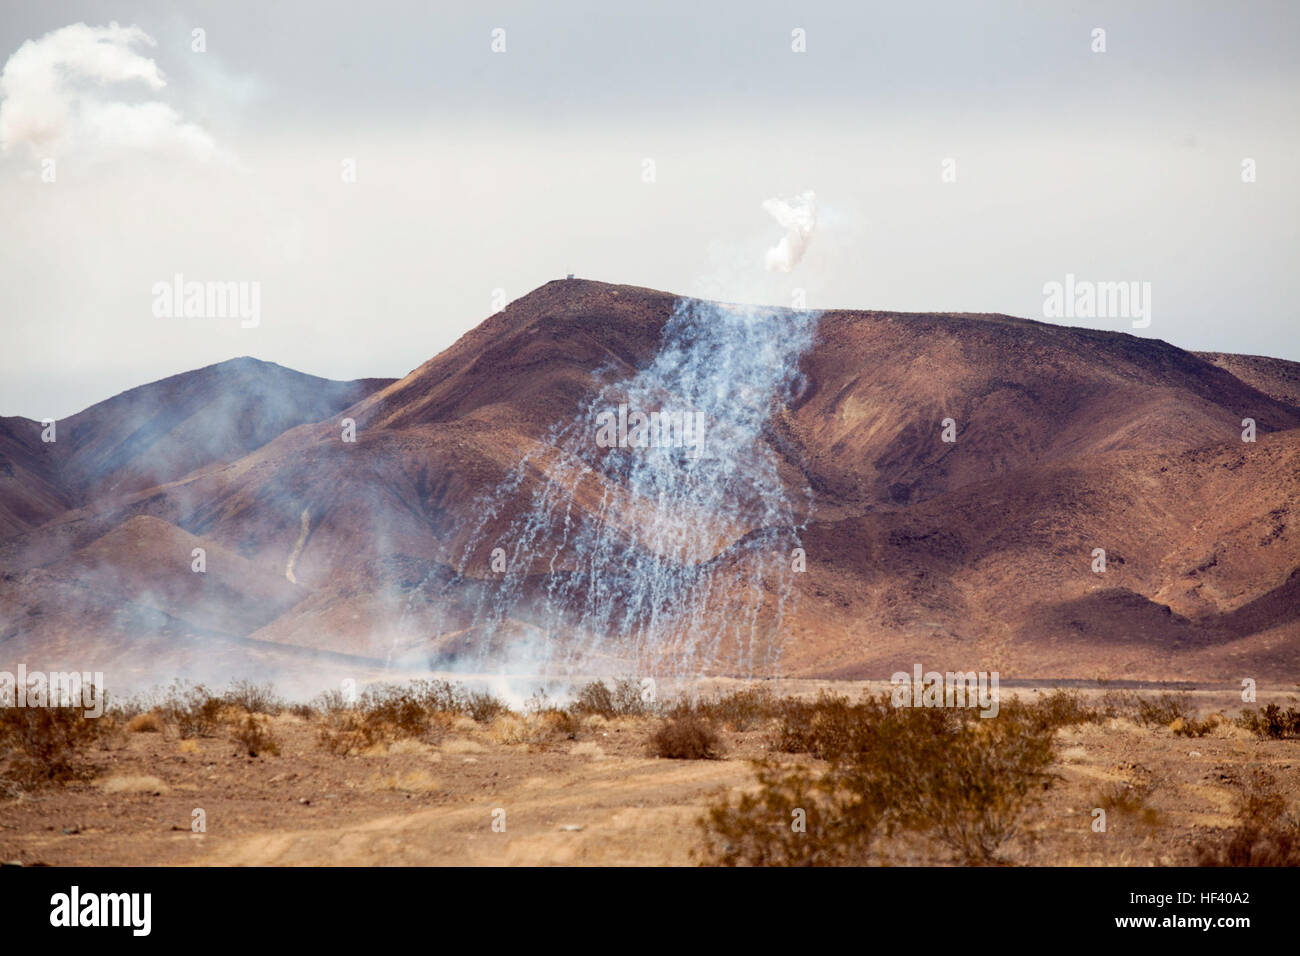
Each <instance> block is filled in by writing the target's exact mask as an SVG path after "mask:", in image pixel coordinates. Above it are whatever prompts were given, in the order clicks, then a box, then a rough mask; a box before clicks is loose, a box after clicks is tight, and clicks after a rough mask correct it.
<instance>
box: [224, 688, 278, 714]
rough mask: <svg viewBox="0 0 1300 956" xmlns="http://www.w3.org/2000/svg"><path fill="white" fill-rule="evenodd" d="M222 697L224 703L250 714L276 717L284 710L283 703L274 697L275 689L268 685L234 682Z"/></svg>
mask: <svg viewBox="0 0 1300 956" xmlns="http://www.w3.org/2000/svg"><path fill="white" fill-rule="evenodd" d="M223 696H224V699H225V701H226V703H228V704H232V705H233V706H235V707H239V708H242V709H243V710H245V711H247V712H248V713H250V714H266V715H267V716H268V717H276V716H278V715H279V713H280V711H282V710H283V709H284V701H283V700H281V699H280V698H279V696H277V695H276V693H275V689H274V688H273V687H272V686H271V685H270V684H254V683H253V682H252V681H247V680H239V681H234V682H232V683H231V685H230V688H229V689H228V690H227V691H226V693H225V694H224V695H223Z"/></svg>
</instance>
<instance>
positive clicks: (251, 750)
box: [230, 712, 280, 757]
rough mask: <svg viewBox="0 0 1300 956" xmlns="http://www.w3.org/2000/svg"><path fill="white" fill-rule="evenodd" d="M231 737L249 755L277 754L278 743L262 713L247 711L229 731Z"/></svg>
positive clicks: (278, 750) (278, 749)
mask: <svg viewBox="0 0 1300 956" xmlns="http://www.w3.org/2000/svg"><path fill="white" fill-rule="evenodd" d="M230 736H231V739H232V740H234V741H235V742H236V743H238V744H239V745H240V746H241V747H242V748H243V749H244V750H246V751H247V752H248V755H249V756H250V757H256V756H259V755H261V754H273V755H274V754H279V752H280V745H279V743H278V742H277V741H276V739H275V737H274V736H273V735H272V734H271V727H270V721H268V720H267V719H266V716H265V715H263V714H254V713H251V712H250V713H247V714H245V715H244V718H243V720H241V721H239V722H238V723H237V724H236V725H235V727H234V729H233V731H232V732H231V735H230Z"/></svg>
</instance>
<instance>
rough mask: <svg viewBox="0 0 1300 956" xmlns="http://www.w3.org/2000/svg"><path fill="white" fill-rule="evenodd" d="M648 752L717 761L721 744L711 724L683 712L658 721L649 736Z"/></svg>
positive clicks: (671, 758) (661, 755) (680, 757)
mask: <svg viewBox="0 0 1300 956" xmlns="http://www.w3.org/2000/svg"><path fill="white" fill-rule="evenodd" d="M650 753H651V755H652V756H655V757H663V758H665V759H668V760H717V759H718V758H719V757H720V756H722V743H721V741H719V740H718V735H717V733H716V732H715V731H714V729H713V726H712V725H711V724H710V723H708V722H707V721H705V720H703V719H702V718H700V717H696V716H695V715H694V714H685V715H679V716H676V717H668V718H665V719H664V720H662V721H661V722H660V724H659V726H658V727H657V728H655V730H654V732H653V733H652V734H651V735H650Z"/></svg>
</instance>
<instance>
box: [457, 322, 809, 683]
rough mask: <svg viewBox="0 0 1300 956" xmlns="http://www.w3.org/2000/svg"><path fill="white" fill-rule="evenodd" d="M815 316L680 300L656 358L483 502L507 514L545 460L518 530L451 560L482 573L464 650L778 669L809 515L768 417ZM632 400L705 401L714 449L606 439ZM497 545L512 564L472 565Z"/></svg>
mask: <svg viewBox="0 0 1300 956" xmlns="http://www.w3.org/2000/svg"><path fill="white" fill-rule="evenodd" d="M816 321H817V316H816V315H815V314H813V313H809V312H790V311H785V310H778V309H758V308H751V307H732V306H722V305H715V304H713V303H708V302H701V301H697V300H683V301H680V302H679V303H678V305H677V308H676V310H675V312H674V314H673V316H672V317H671V319H670V320H669V321H668V323H667V324H666V325H665V328H664V331H663V337H662V344H661V347H660V350H659V353H658V355H657V356H656V357H655V359H654V361H653V362H652V363H651V364H650V365H649V366H648V367H647V368H645V369H644V370H642V371H640V372H638V373H637V374H635V375H633V376H631V377H629V378H625V379H622V380H620V381H614V382H610V383H608V384H607V385H605V386H604V387H602V388H600V389H598V390H597V392H596V393H595V396H594V398H593V399H592V400H591V401H590V402H589V403H588V404H587V405H586V406H585V407H584V408H583V409H581V410H580V411H579V413H578V414H577V415H576V416H575V418H574V419H573V420H572V421H570V422H568V423H565V424H562V425H560V426H558V427H557V428H556V429H554V431H553V433H552V436H551V438H550V440H549V441H548V443H547V444H548V448H547V450H546V451H545V452H541V453H538V454H537V455H535V456H532V458H531V460H530V459H526V460H525V461H523V462H521V463H520V465H519V466H518V468H517V469H516V471H515V474H514V476H513V477H512V478H511V479H510V480H508V481H506V482H505V483H504V484H503V485H502V486H501V488H499V489H498V490H497V491H496V492H495V493H494V494H491V495H489V496H487V497H486V498H485V499H484V500H483V501H481V502H479V503H477V504H476V506H475V512H474V513H475V514H477V515H478V516H480V520H482V516H484V515H497V514H500V513H501V512H502V509H503V505H505V504H507V503H508V502H510V501H512V500H515V499H516V498H517V496H518V495H519V494H520V493H521V489H523V487H524V485H525V482H524V478H525V476H526V475H530V474H531V475H536V474H537V473H539V472H540V473H541V475H542V476H543V479H542V480H541V481H540V482H538V483H537V484H535V485H534V486H533V490H532V491H531V499H530V500H529V501H528V503H527V506H526V507H525V509H524V510H523V512H522V513H520V514H519V517H517V518H516V519H515V520H514V521H513V523H512V525H511V527H510V528H509V530H508V531H507V532H506V533H505V534H503V535H499V536H498V537H495V539H493V540H485V534H486V533H487V532H486V531H485V530H484V528H485V524H486V522H485V521H484V522H483V523H481V524H480V525H479V529H478V531H476V532H475V533H474V534H472V535H471V537H470V541H469V544H468V545H467V546H466V548H465V550H464V552H463V554H462V555H461V557H460V559H459V561H458V562H457V561H453V566H456V565H458V570H459V574H458V575H457V579H456V580H455V581H454V582H453V585H452V586H453V587H456V588H463V587H465V586H467V585H470V586H477V587H481V588H482V589H483V590H482V593H481V598H480V600H479V601H478V603H477V610H476V611H475V613H474V620H473V623H472V624H471V626H470V630H471V632H473V633H474V634H475V635H476V637H475V646H476V647H477V648H478V651H477V657H478V659H477V660H475V661H472V662H470V661H462V662H461V663H462V665H467V666H470V668H471V669H472V670H476V671H486V670H489V669H493V668H496V667H499V666H504V667H505V668H507V669H508V670H509V671H510V672H512V673H531V674H535V675H538V676H539V677H546V678H555V679H558V678H565V677H579V676H586V675H593V674H594V675H606V676H613V675H618V674H626V673H636V674H639V675H643V676H644V675H650V676H654V677H656V678H666V679H670V680H690V679H693V678H696V677H699V676H701V675H703V674H706V673H729V674H738V675H744V676H757V675H762V674H771V673H772V672H773V671H774V669H775V667H776V665H777V662H778V659H779V655H780V649H781V628H782V623H783V620H784V619H785V617H786V616H787V615H788V614H789V612H790V610H791V602H792V601H793V597H794V590H793V582H792V571H793V569H792V566H791V553H792V551H793V549H794V548H795V547H798V543H799V541H798V536H799V527H800V525H799V522H800V520H801V519H799V518H798V517H797V513H796V512H797V509H795V508H794V507H793V506H792V503H791V502H790V501H789V500H788V498H787V494H786V487H785V484H784V483H783V481H782V479H781V476H780V475H779V473H778V456H777V454H776V452H775V451H774V450H773V447H772V445H771V444H770V443H769V441H768V440H767V439H768V435H767V426H768V422H769V421H770V418H771V415H772V413H773V411H774V410H775V409H776V408H778V407H780V406H781V405H783V404H784V403H786V402H787V401H788V400H789V398H790V390H791V388H792V387H793V383H795V382H796V381H797V380H799V372H798V362H799V357H800V356H801V355H802V354H803V352H804V351H805V350H806V349H807V348H808V347H809V346H810V345H811V343H812V337H813V331H814V329H815V326H816ZM620 404H624V405H626V406H627V407H629V408H632V409H639V410H641V411H643V412H646V413H650V412H658V411H661V410H667V411H678V412H683V413H696V412H702V413H703V416H704V421H705V422H706V432H705V435H704V440H703V446H702V451H701V453H699V454H698V455H692V454H691V453H689V451H688V450H687V449H685V448H673V447H662V446H661V447H626V448H602V447H599V446H598V443H597V440H596V435H597V433H598V431H599V429H600V421H599V419H600V416H601V414H602V412H608V411H609V410H611V409H614V408H617V407H618V406H619V405H620ZM523 493H525V494H527V493H528V492H523ZM494 534H495V533H494ZM496 546H499V547H502V548H504V549H505V551H506V553H507V561H506V571H505V573H504V574H500V575H479V574H477V573H475V572H474V571H473V569H475V568H477V567H479V566H481V563H482V561H481V556H482V554H483V552H484V551H485V550H486V549H487V548H491V547H496ZM467 573H468V574H469V577H470V578H474V579H476V580H477V584H474V583H473V582H471V581H470V580H468V579H467V578H466V575H467ZM502 651H504V656H505V658H506V661H505V662H504V664H503V663H502V662H501V661H500V659H499V658H500V656H501V653H502ZM494 658H495V659H494Z"/></svg>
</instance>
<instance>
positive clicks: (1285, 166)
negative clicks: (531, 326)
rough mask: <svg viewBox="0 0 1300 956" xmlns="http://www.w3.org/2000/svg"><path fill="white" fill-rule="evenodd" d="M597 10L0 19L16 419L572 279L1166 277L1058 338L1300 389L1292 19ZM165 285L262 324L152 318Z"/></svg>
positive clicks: (666, 7) (988, 305) (325, 360)
mask: <svg viewBox="0 0 1300 956" xmlns="http://www.w3.org/2000/svg"><path fill="white" fill-rule="evenodd" d="M615 6H616V5H615V4H612V3H609V2H608V0H603V2H591V3H576V2H566V0H553V2H547V3H544V4H542V3H534V4H522V3H521V4H509V3H491V2H482V3H473V4H470V3H465V4H458V5H454V6H453V5H452V4H448V3H439V4H432V3H427V2H410V3H399V2H384V0H371V2H368V3H364V4H358V3H350V4H341V3H340V4H333V3H323V2H320V0H311V2H301V3H290V2H275V3H270V2H233V0H221V2H213V3H193V2H191V3H184V2H183V3H171V2H168V3H163V2H156V3H155V2H131V0H124V2H121V3H115V4H108V3H98V2H80V3H77V2H60V0H45V2H41V3H25V2H16V0H0V62H4V63H5V65H4V73H3V75H2V76H0V215H2V216H3V226H2V227H0V323H3V331H4V338H3V343H4V344H3V346H0V414H2V415H15V414H21V415H25V416H28V417H31V418H43V417H47V416H52V417H61V416H66V415H68V414H70V413H72V412H74V411H77V410H80V409H81V408H83V407H85V406H87V405H89V404H92V403H94V402H96V401H99V400H101V399H104V398H106V397H108V396H110V395H113V394H115V393H117V392H119V391H122V390H123V389H126V388H129V387H131V386H134V385H138V384H142V383H144V382H147V381H151V380H154V379H157V378H161V377H164V376H166V375H170V374H174V373H176V372H180V371H184V370H187V369H191V368H196V367H200V366H203V365H208V364H211V363H213V362H218V361H222V360H224V359H227V358H231V357H233V356H237V355H252V356H256V357H258V358H262V359H266V360H269V361H274V362H279V363H280V364H282V365H287V366H290V367H292V368H296V369H300V370H302V371H305V372H310V373H313V374H317V375H324V376H328V377H331V378H340V379H346V378H355V377H362V376H400V375H403V374H405V373H406V372H408V371H409V370H411V369H412V368H414V367H415V366H417V365H419V364H420V363H421V362H423V361H425V360H426V359H428V358H429V357H431V356H432V355H434V354H435V353H437V352H438V351H440V350H441V349H443V348H445V347H446V346H448V345H449V344H451V342H453V341H454V340H455V339H456V338H457V337H458V336H459V335H461V334H462V333H464V332H465V331H467V330H468V329H470V328H472V327H473V326H475V325H476V324H478V323H479V322H481V321H482V320H483V319H484V318H485V317H486V316H487V315H488V314H490V312H491V311H492V309H493V307H494V304H495V302H494V296H496V297H497V299H499V298H500V295H499V294H498V293H496V290H503V295H504V298H505V299H507V300H509V299H513V298H517V297H518V296H521V295H523V294H525V293H526V292H528V291H529V290H531V289H533V288H535V287H536V286H538V285H540V284H542V283H544V282H546V281H548V280H550V279H553V278H557V277H560V276H562V275H564V274H565V273H568V272H574V273H577V274H578V275H580V276H583V277H586V278H594V279H601V280H606V281H610V282H623V283H631V284H636V285H644V286H651V287H654V288H659V289H665V290H669V291H673V292H680V293H687V294H693V295H707V296H714V297H722V298H727V299H731V300H739V301H763V302H770V303H774V304H779V305H788V304H790V303H791V296H792V292H793V290H794V289H797V288H798V289H805V290H806V295H807V304H808V305H809V306H811V307H814V308H861V309H897V310H904V311H929V310H960V311H974V312H1005V313H1010V314H1013V315H1022V316H1027V317H1030V318H1038V319H1042V318H1044V298H1045V297H1044V291H1043V289H1044V284H1045V283H1049V282H1052V281H1058V282H1063V281H1064V279H1065V276H1066V275H1067V274H1073V275H1075V276H1076V277H1077V278H1078V279H1080V280H1092V281H1136V282H1149V283H1150V284H1151V323H1150V325H1149V327H1147V328H1143V329H1134V328H1133V327H1132V322H1131V321H1129V320H1128V319H1127V318H1123V317H1120V318H1115V317H1105V318H1097V319H1092V320H1084V319H1076V320H1060V321H1069V324H1078V325H1089V326H1092V327H1096V328H1107V329H1115V330H1121V331H1130V332H1133V334H1138V335H1148V336H1152V337H1156V338H1161V339H1165V340H1166V341H1169V342H1172V343H1174V344H1176V345H1179V346H1182V347H1184V348H1194V349H1212V350H1221V351H1235V352H1248V353H1257V354H1268V355H1276V356H1280V357H1284V358H1291V359H1298V360H1300V332H1297V311H1296V301H1297V293H1300V270H1298V269H1297V263H1300V236H1298V234H1297V233H1298V230H1300V226H1298V222H1300V218H1298V217H1297V212H1298V211H1300V203H1298V202H1297V200H1298V199H1300V185H1298V184H1297V173H1298V172H1300V171H1298V169H1297V152H1296V150H1297V139H1300V130H1298V128H1297V118H1298V117H1300V43H1297V39H1296V38H1297V36H1298V35H1300V13H1298V12H1297V11H1298V10H1300V4H1295V3H1287V2H1278V3H1267V2H1258V0H1246V2H1238V3H1228V2H1223V3H1212V4H1211V3H1194V2H1188V0H1180V2H1168V3H1160V2H1143V3H1141V4H1132V3H1129V2H1121V3H1113V4H1110V3H1074V4H1069V3H1050V4H1041V3H1003V4H986V5H983V6H982V9H976V7H977V6H978V5H976V4H972V3H967V2H952V3H897V2H891V3H888V4H883V3H882V4H874V3H847V2H841V3H837V4H819V3H807V2H799V3H762V2H753V0H749V2H743V3H734V4H724V3H708V4H705V3H699V2H698V0H694V2H689V3H679V2H673V0H659V2H656V3H653V4H621V5H618V6H623V7H626V8H627V11H626V12H617V11H615V10H614V9H612V8H613V7H615ZM113 22H115V23H116V24H117V25H118V26H117V28H116V29H114V28H111V27H110V24H111V23H113ZM79 24H80V25H82V26H81V27H77V25H79ZM67 28H74V29H67ZM497 28H502V29H504V31H505V33H504V44H505V50H504V52H493V49H492V46H493V42H494V39H493V31H494V30H495V29H497ZM1096 28H1102V29H1104V30H1105V37H1104V40H1105V51H1104V52H1094V49H1093V48H1094V47H1095V46H1097V41H1096V39H1094V30H1095V29H1096ZM195 29H201V30H202V31H204V32H203V34H202V38H203V43H204V45H205V47H206V49H205V50H203V51H202V52H196V51H195V50H194V48H193V47H194V44H195V38H194V37H195V35H194V33H193V31H194V30H195ZM795 30H802V31H804V36H805V37H806V52H795V51H794V50H793V49H792V45H797V43H796V41H795V40H794V39H792V31H795ZM56 31H57V32H56ZM498 45H499V41H498ZM49 159H53V160H54V164H53V167H52V171H53V179H54V181H52V182H49V181H46V179H48V178H49V173H48V171H49V170H50V167H49V166H48V164H46V163H45V161H46V160H49ZM948 159H951V160H952V161H953V163H952V164H951V165H950V166H949V167H948V168H949V169H950V170H954V171H955V181H952V182H945V181H944V177H943V175H942V174H943V171H944V169H945V166H944V162H945V160H948ZM1247 159H1250V160H1253V161H1254V169H1255V181H1254V182H1243V161H1244V160H1247ZM347 160H352V161H354V162H355V170H356V177H355V178H356V181H355V182H346V181H345V176H344V175H343V170H344V163H345V161H347ZM647 160H650V161H652V163H653V172H654V176H653V182H647V181H646V170H647V168H648V166H647V163H646V161H647ZM807 191H812V192H814V193H815V195H816V228H815V230H814V231H812V232H811V234H810V235H808V236H807V244H806V251H805V254H804V255H803V258H802V261H801V262H799V263H798V264H797V265H794V267H793V268H792V269H791V271H789V272H782V271H779V270H775V271H768V270H766V269H765V268H764V263H765V257H766V253H767V250H769V249H770V248H772V247H774V246H775V245H776V244H777V243H778V242H779V240H781V238H782V237H783V236H786V235H787V229H788V224H783V223H780V222H778V221H777V219H776V218H775V217H774V216H773V215H772V214H771V211H770V207H769V209H768V210H765V209H764V202H765V201H766V200H768V199H771V198H773V197H786V198H787V199H792V197H797V196H799V195H800V194H803V193H805V192H807ZM178 273H179V274H181V275H183V276H184V277H185V279H186V280H187V281H205V282H206V281H227V280H228V281H239V282H247V283H258V289H259V293H260V322H259V323H258V324H257V326H256V327H253V328H244V327H242V325H243V323H241V322H240V321H239V320H238V319H237V318H219V317H207V318H185V317H167V316H161V317H160V316H159V315H156V314H155V309H154V305H155V296H154V293H153V288H154V286H155V284H156V283H159V282H171V281H172V279H173V276H175V275H176V274H178Z"/></svg>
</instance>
